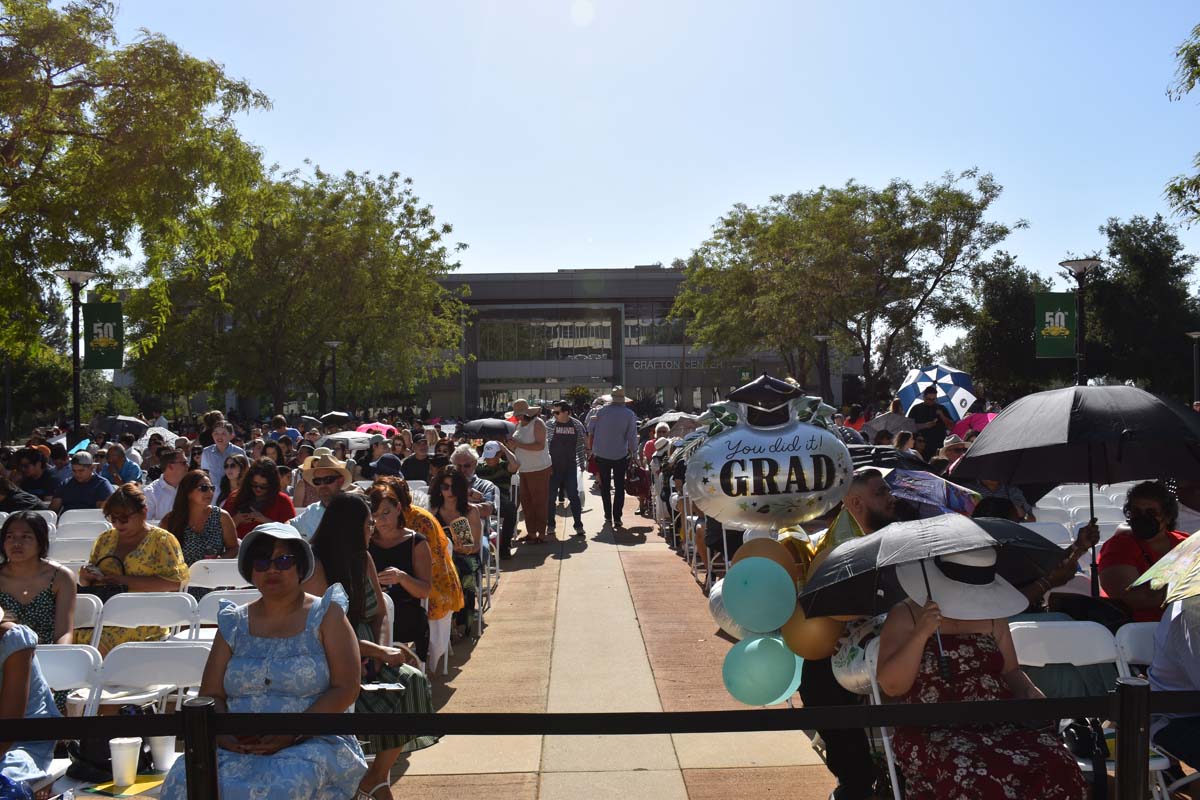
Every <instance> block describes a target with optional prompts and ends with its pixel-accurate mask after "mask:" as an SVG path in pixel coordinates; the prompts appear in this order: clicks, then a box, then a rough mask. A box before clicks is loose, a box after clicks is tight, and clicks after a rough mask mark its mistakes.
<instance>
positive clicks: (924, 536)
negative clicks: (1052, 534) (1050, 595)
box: [800, 514, 1065, 617]
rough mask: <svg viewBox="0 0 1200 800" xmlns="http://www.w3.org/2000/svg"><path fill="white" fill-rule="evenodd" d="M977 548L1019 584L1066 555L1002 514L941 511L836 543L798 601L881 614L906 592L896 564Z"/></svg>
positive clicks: (815, 608)
mask: <svg viewBox="0 0 1200 800" xmlns="http://www.w3.org/2000/svg"><path fill="white" fill-rule="evenodd" d="M981 547H995V548H996V574H997V575H999V576H1000V577H1002V578H1004V579H1005V580H1007V581H1008V582H1009V583H1011V584H1012V585H1013V586H1016V587H1018V588H1020V587H1021V586H1025V585H1026V584H1029V583H1032V582H1033V581H1036V580H1037V579H1038V578H1040V577H1042V576H1043V575H1045V574H1046V573H1047V572H1049V571H1050V570H1052V569H1054V568H1055V567H1057V566H1058V565H1059V564H1061V563H1062V560H1063V557H1064V555H1065V552H1064V551H1063V550H1062V549H1060V548H1059V547H1058V546H1057V545H1055V544H1054V543H1053V542H1051V541H1050V540H1049V539H1045V538H1043V537H1041V536H1039V535H1037V534H1036V533H1034V532H1033V531H1031V530H1030V529H1029V528H1026V527H1024V526H1023V525H1019V524H1017V523H1016V522H1011V521H1009V520H1006V519H991V518H986V517H985V518H981V519H970V518H968V517H964V516H962V515H961V514H945V515H943V516H940V517H933V518H931V519H919V520H914V521H912V522H894V523H892V524H891V525H888V526H887V527H886V528H883V529H882V530H880V531H877V532H876V533H873V534H871V535H870V536H863V537H862V538H859V539H853V540H851V541H848V542H844V543H843V544H840V545H838V546H837V547H835V548H834V549H833V551H832V552H831V553H830V554H829V557H828V558H826V559H825V561H824V562H823V563H822V564H821V565H820V566H819V567H818V568H817V569H816V571H815V572H814V573H813V574H812V575H811V576H810V577H809V579H808V583H807V584H805V586H804V591H803V592H802V593H801V594H800V606H801V608H803V609H804V613H805V615H807V616H809V617H829V616H835V615H842V614H855V615H862V616H874V615H876V614H883V613H885V612H886V611H888V610H889V609H890V608H891V607H892V606H894V605H895V604H896V603H899V602H900V601H901V600H903V599H904V598H905V597H907V595H906V594H905V593H904V590H903V589H901V588H900V584H899V582H898V581H897V580H896V576H895V567H897V566H899V565H901V564H911V563H915V562H917V561H921V560H923V559H926V558H933V557H934V556H947V555H951V554H952V553H963V552H966V551H967V550H976V549H978V548H981ZM935 599H936V598H935Z"/></svg>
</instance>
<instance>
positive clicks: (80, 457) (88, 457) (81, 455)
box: [71, 450, 96, 467]
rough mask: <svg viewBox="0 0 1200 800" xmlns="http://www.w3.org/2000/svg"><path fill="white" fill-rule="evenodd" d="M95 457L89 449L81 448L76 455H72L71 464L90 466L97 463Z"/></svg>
mask: <svg viewBox="0 0 1200 800" xmlns="http://www.w3.org/2000/svg"><path fill="white" fill-rule="evenodd" d="M95 463H96V461H95V459H93V458H92V454H91V453H89V452H88V451H87V450H80V451H79V452H78V453H76V454H75V455H73V456H71V466H73V467H74V466H79V467H90V466H92V465H93V464H95Z"/></svg>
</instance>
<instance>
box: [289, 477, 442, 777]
mask: <svg viewBox="0 0 1200 800" xmlns="http://www.w3.org/2000/svg"><path fill="white" fill-rule="evenodd" d="M373 524H374V521H373V519H372V517H371V509H370V506H369V505H368V503H367V499H366V498H365V497H364V496H363V495H361V494H339V495H337V496H336V497H334V498H333V500H331V501H330V502H329V507H328V508H327V509H326V510H325V514H324V516H322V517H321V524H320V525H318V526H317V531H316V533H314V534H313V538H312V550H313V555H314V557H315V558H316V568H315V570H314V572H313V576H312V577H311V578H310V579H309V580H307V581H305V583H304V587H303V588H304V589H305V591H308V592H312V593H317V592H324V591H325V590H326V588H327V587H328V586H329V585H330V584H341V585H342V586H344V587H353V588H351V589H350V590H349V591H348V592H347V595H348V596H349V606H348V607H347V611H346V617H347V619H349V620H350V624H351V625H352V626H353V627H354V631H355V634H356V635H357V636H358V649H359V653H360V654H361V655H362V659H363V662H362V678H361V679H362V683H363V686H364V687H367V686H369V685H370V684H373V683H387V684H399V685H400V686H402V687H403V688H388V689H383V688H378V689H375V688H364V690H363V691H362V692H361V693H360V694H359V696H358V700H357V701H356V702H355V704H354V709H355V710H356V711H360V712H363V713H390V714H431V713H433V690H432V688H431V687H430V685H429V680H428V679H427V678H426V677H425V673H423V672H421V671H420V670H419V669H416V668H415V667H414V666H411V665H410V664H408V663H407V653H406V652H405V651H404V650H402V649H400V648H397V647H384V646H382V645H380V644H379V642H380V641H382V636H381V632H382V626H383V622H384V604H383V591H382V589H381V587H380V585H379V577H378V575H376V573H375V564H374V562H372V560H371V556H370V555H369V554H368V553H367V543H368V541H370V538H371V532H372V529H373ZM367 742H368V746H369V749H370V751H371V752H373V753H374V754H375V760H374V762H373V763H372V764H371V766H370V769H368V771H367V774H366V775H365V776H363V778H362V780H361V781H360V783H359V792H360V793H361V795H359V796H363V795H365V796H366V797H369V798H379V800H390V798H391V796H392V794H391V789H390V788H389V781H388V774H389V773H390V771H391V769H392V765H393V764H395V763H396V759H397V758H399V757H400V754H401V753H410V752H412V751H414V750H420V749H422V748H425V747H429V746H431V745H433V744H436V743H437V737H434V736H410V735H402V734H381V735H373V736H368V737H367Z"/></svg>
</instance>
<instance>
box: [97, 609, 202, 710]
mask: <svg viewBox="0 0 1200 800" xmlns="http://www.w3.org/2000/svg"><path fill="white" fill-rule="evenodd" d="M185 596H188V595H185ZM211 647H212V643H211V642H180V641H171V640H167V641H164V642H126V643H125V644H119V645H117V646H116V647H114V648H113V649H112V650H110V651H109V652H108V655H106V656H105V657H104V663H103V664H102V665H101V667H100V673H99V675H98V676H97V679H96V682H95V684H94V685H93V686H92V689H91V691H89V692H88V693H87V701H86V705H85V707H84V714H85V715H86V716H94V715H95V714H96V712H97V711H98V710H99V709H100V706H102V705H130V704H141V703H146V702H149V701H152V700H153V701H157V702H158V703H159V706H160V709H159V710H160V711H165V710H166V699H167V698H168V697H169V696H170V695H171V694H172V693H174V692H178V697H177V699H176V703H175V707H176V710H178V708H179V706H180V705H181V704H182V701H183V693H184V692H185V691H186V690H187V689H190V688H193V687H198V686H199V685H200V680H201V678H202V677H203V676H204V665H205V663H207V661H208V654H209V650H210V648H211ZM164 679H165V680H164Z"/></svg>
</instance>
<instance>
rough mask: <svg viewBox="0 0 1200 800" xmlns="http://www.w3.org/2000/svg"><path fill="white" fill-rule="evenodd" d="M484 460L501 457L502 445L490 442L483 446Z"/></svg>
mask: <svg viewBox="0 0 1200 800" xmlns="http://www.w3.org/2000/svg"><path fill="white" fill-rule="evenodd" d="M482 455H483V458H495V457H496V456H498V455H500V443H499V442H488V443H487V444H485V445H484V446H483V454H482Z"/></svg>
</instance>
